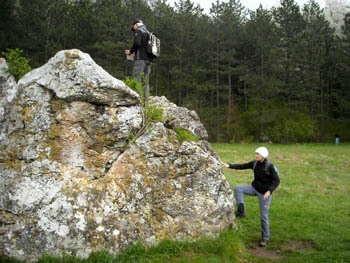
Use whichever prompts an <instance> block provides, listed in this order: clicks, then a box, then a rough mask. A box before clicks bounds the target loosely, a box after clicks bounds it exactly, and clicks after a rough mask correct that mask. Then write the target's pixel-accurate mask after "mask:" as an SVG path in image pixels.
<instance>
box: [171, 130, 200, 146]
mask: <svg viewBox="0 0 350 263" xmlns="http://www.w3.org/2000/svg"><path fill="white" fill-rule="evenodd" d="M174 131H175V132H176V139H177V140H178V141H179V142H180V143H183V142H184V141H194V142H198V141H199V139H198V138H197V137H196V136H195V135H194V134H193V133H192V132H190V131H188V130H185V129H182V128H174Z"/></svg>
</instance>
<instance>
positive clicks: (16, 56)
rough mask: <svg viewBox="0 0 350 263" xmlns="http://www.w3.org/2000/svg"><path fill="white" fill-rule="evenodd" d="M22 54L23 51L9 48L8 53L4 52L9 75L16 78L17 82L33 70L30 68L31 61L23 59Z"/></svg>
mask: <svg viewBox="0 0 350 263" xmlns="http://www.w3.org/2000/svg"><path fill="white" fill-rule="evenodd" d="M22 52H23V50H21V49H18V48H16V49H9V48H7V49H6V52H2V55H3V56H4V57H5V58H6V61H7V64H8V66H9V73H10V74H11V75H13V76H14V77H15V79H16V81H18V80H19V79H20V78H22V77H23V76H24V75H25V74H26V73H28V72H29V71H31V70H32V68H31V67H30V66H29V61H28V60H27V59H26V58H25V57H22Z"/></svg>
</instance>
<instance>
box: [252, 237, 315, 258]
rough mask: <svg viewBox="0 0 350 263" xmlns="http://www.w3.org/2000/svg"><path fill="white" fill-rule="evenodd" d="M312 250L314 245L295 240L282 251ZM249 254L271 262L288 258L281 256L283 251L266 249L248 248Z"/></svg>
mask: <svg viewBox="0 0 350 263" xmlns="http://www.w3.org/2000/svg"><path fill="white" fill-rule="evenodd" d="M310 249H314V246H313V244H312V243H311V242H308V241H305V240H293V241H290V242H289V243H288V244H286V245H284V246H283V247H282V251H288V250H291V251H305V250H310ZM247 252H248V253H249V254H252V255H253V256H255V257H258V258H265V259H269V260H281V259H284V258H286V256H283V255H281V251H279V250H272V249H268V248H265V247H255V248H247Z"/></svg>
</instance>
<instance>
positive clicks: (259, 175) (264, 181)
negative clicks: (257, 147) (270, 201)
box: [229, 159, 280, 194]
mask: <svg viewBox="0 0 350 263" xmlns="http://www.w3.org/2000/svg"><path fill="white" fill-rule="evenodd" d="M266 162H267V159H265V160H264V161H263V162H262V163H261V162H259V161H256V160H254V161H251V162H249V163H245V164H229V166H230V168H231V169H236V170H245V169H254V181H253V182H252V186H253V187H254V188H255V189H256V190H257V191H258V192H259V193H261V194H265V193H266V192H267V191H270V192H271V193H272V192H273V191H274V190H275V189H276V188H277V186H278V185H279V184H280V178H279V176H278V174H277V172H276V170H275V167H274V165H273V164H271V165H270V166H267V167H266ZM255 163H256V165H255V168H254V164H255ZM265 167H266V168H268V170H267V171H266V169H265Z"/></svg>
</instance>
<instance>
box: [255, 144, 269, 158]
mask: <svg viewBox="0 0 350 263" xmlns="http://www.w3.org/2000/svg"><path fill="white" fill-rule="evenodd" d="M255 152H256V153H258V154H260V155H261V156H262V157H263V158H264V159H266V158H267V156H269V151H268V150H267V149H266V147H259V148H258V149H256V150H255Z"/></svg>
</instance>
